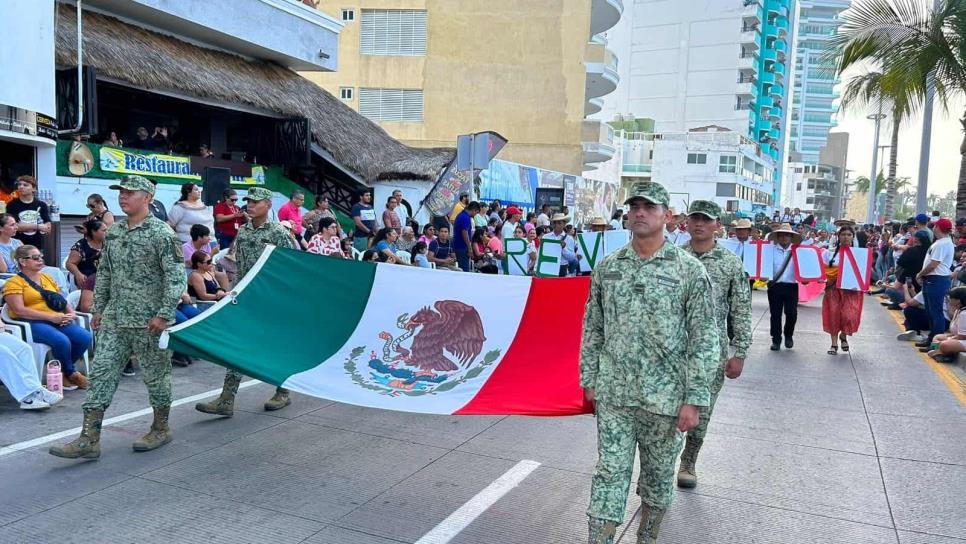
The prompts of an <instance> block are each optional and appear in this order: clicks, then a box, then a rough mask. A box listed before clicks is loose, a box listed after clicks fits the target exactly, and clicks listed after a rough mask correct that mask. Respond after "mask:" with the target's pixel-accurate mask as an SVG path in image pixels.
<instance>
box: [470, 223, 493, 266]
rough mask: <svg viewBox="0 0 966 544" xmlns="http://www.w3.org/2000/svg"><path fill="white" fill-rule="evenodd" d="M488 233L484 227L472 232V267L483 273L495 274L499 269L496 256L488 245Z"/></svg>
mask: <svg viewBox="0 0 966 544" xmlns="http://www.w3.org/2000/svg"><path fill="white" fill-rule="evenodd" d="M489 243H490V235H489V233H488V232H487V230H486V229H476V231H475V232H474V233H473V253H472V254H473V257H474V258H473V267H474V268H475V269H476V270H477V271H478V272H482V273H484V274H496V273H497V271H498V270H499V268H498V263H497V261H496V258H495V257H494V255H493V252H492V251H490V248H489V247H488V246H489Z"/></svg>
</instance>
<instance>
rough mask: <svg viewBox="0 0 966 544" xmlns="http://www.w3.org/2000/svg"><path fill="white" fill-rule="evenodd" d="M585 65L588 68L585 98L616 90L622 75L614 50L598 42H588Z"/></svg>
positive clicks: (597, 96)
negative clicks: (618, 70)
mask: <svg viewBox="0 0 966 544" xmlns="http://www.w3.org/2000/svg"><path fill="white" fill-rule="evenodd" d="M584 66H585V67H586V69H587V81H586V84H585V91H586V92H585V100H590V99H591V98H600V97H602V96H605V95H608V94H610V93H612V92H614V89H616V88H617V83H618V82H620V75H619V74H618V73H617V55H615V54H614V52H613V51H611V50H610V49H608V48H607V47H606V46H603V45H600V44H597V43H588V44H587V50H586V53H585V56H584Z"/></svg>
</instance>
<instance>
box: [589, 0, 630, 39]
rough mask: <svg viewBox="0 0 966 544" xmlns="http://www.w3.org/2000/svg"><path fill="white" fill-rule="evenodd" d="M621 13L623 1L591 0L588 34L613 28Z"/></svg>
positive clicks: (622, 11)
mask: <svg viewBox="0 0 966 544" xmlns="http://www.w3.org/2000/svg"><path fill="white" fill-rule="evenodd" d="M623 13H624V3H623V2H622V1H621V0H591V2H590V35H591V36H593V35H594V34H600V33H601V32H604V31H606V30H609V29H611V28H614V25H616V24H617V22H618V21H620V20H621V15H622V14H623Z"/></svg>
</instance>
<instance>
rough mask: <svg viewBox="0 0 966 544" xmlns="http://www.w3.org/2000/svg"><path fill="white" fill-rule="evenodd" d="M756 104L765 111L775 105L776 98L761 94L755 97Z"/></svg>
mask: <svg viewBox="0 0 966 544" xmlns="http://www.w3.org/2000/svg"><path fill="white" fill-rule="evenodd" d="M755 104H758V108H760V110H761V111H764V110H765V109H766V108H771V107H772V106H774V105H775V100H774V99H773V98H772V97H770V96H768V95H761V96H759V97H758V98H757V99H755Z"/></svg>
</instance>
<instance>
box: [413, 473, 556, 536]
mask: <svg viewBox="0 0 966 544" xmlns="http://www.w3.org/2000/svg"><path fill="white" fill-rule="evenodd" d="M539 466H540V463H538V462H536V461H529V460H527V459H524V460H523V461H520V462H519V463H517V464H516V465H514V466H513V468H511V469H510V470H508V471H506V472H505V473H504V474H503V476H500V477H499V478H497V479H496V480H494V481H493V483H491V484H490V485H488V486H486V488H485V489H484V490H483V491H480V492H479V493H477V494H476V496H474V497H473V498H472V499H470V500H469V501H467V502H466V504H464V505H463V506H461V507H459V508H458V509H457V510H456V511H455V512H453V513H452V514H450V515H449V516H448V517H447V518H446V519H444V520H443V521H441V522H440V524H439V525H437V526H436V527H434V528H433V530H432V531H430V532H428V533H426V534H425V535H424V536H423V538H420V539H419V540H417V541H416V544H446V543H447V542H449V541H450V540H453V538H454V537H455V536H456V535H458V534H460V532H462V531H463V529H466V528H467V527H469V525H470V524H471V523H473V520H475V519H476V518H478V517H480V514H482V513H483V512H486V510H487V509H489V508H490V507H491V506H493V505H494V504H495V503H496V501H498V500H500V498H502V497H503V496H504V495H506V494H507V493H509V492H510V491H511V490H512V489H513V488H515V487H516V486H517V485H519V484H520V482H522V481H523V480H524V478H526V477H527V476H529V475H530V473H531V472H533V471H534V470H536V469H537V467H539Z"/></svg>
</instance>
